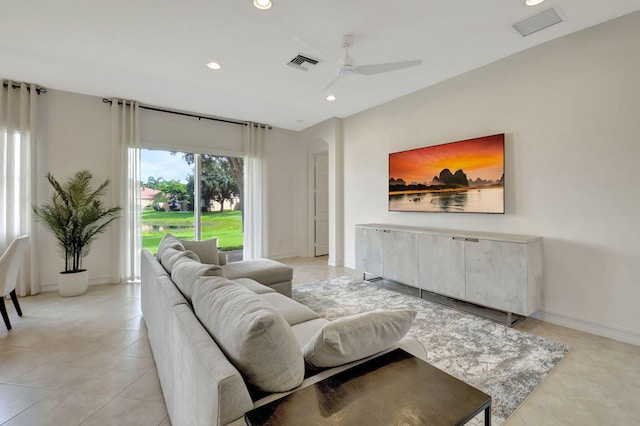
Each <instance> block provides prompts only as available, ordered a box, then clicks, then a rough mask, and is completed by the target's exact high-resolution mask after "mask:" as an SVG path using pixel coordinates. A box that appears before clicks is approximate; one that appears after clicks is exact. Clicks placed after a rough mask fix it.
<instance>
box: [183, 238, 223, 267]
mask: <svg viewBox="0 0 640 426" xmlns="http://www.w3.org/2000/svg"><path fill="white" fill-rule="evenodd" d="M180 243H181V244H182V245H183V246H184V248H185V249H186V250H191V251H192V252H194V253H195V254H197V255H198V257H199V258H200V261H201V262H202V263H208V264H210V265H220V257H219V256H218V239H217V238H211V239H209V240H202V241H191V240H180Z"/></svg>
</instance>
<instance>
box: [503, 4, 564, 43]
mask: <svg viewBox="0 0 640 426" xmlns="http://www.w3.org/2000/svg"><path fill="white" fill-rule="evenodd" d="M559 22H562V18H561V17H560V15H558V13H557V12H556V11H555V10H554V9H553V8H551V9H547V10H545V11H542V12H540V13H538V14H536V15H533V16H531V17H529V18H527V19H524V20H522V21H520V22H516V23H515V24H513V25H512V26H513V28H514V29H515V30H516V31H518V32H519V33H520V35H522V37H526V36H528V35H531V34H533V33H535V32H538V31H540V30H543V29H545V28H548V27H550V26H552V25H555V24H557V23H559Z"/></svg>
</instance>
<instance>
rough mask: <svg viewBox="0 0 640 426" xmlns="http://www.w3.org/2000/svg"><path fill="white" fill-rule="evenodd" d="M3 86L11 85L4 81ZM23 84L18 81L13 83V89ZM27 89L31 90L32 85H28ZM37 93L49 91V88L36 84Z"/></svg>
mask: <svg viewBox="0 0 640 426" xmlns="http://www.w3.org/2000/svg"><path fill="white" fill-rule="evenodd" d="M2 87H9V83H2ZM20 87H21V86H20V85H19V84H16V83H11V88H12V89H19V88H20ZM27 90H31V87H29V86H27ZM36 93H38V95H39V94H41V93H47V89H46V88H45V87H40V86H36Z"/></svg>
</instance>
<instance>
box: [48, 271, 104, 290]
mask: <svg viewBox="0 0 640 426" xmlns="http://www.w3.org/2000/svg"><path fill="white" fill-rule="evenodd" d="M102 284H112V283H111V277H107V276H106V275H105V276H102V277H96V278H89V283H88V285H89V287H91V286H94V285H102ZM51 291H58V283H57V282H55V283H46V284H41V285H40V293H48V292H51Z"/></svg>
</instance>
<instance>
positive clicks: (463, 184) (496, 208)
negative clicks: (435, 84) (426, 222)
mask: <svg viewBox="0 0 640 426" xmlns="http://www.w3.org/2000/svg"><path fill="white" fill-rule="evenodd" d="M389 210H390V211H414V212H415V211H419V212H445V213H454V212H460V213H498V214H504V133H501V134H498V135H492V136H484V137H481V138H475V139H468V140H464V141H458V142H451V143H446V144H442V145H434V146H428V147H425V148H418V149H412V150H409V151H402V152H394V153H391V154H389Z"/></svg>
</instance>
